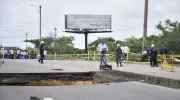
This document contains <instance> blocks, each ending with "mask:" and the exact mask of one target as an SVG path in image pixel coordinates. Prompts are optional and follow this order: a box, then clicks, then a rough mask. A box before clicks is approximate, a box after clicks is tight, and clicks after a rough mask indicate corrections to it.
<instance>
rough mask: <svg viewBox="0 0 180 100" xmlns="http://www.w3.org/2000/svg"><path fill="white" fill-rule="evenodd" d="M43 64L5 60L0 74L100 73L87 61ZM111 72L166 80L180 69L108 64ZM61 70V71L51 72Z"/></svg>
mask: <svg viewBox="0 0 180 100" xmlns="http://www.w3.org/2000/svg"><path fill="white" fill-rule="evenodd" d="M44 62H45V64H40V63H38V61H37V60H29V59H28V60H9V59H6V60H5V64H3V65H2V66H1V67H0V73H47V72H89V71H100V70H99V62H88V61H68V60H45V61H44ZM110 64H111V65H112V66H113V70H121V71H127V72H134V73H139V74H147V75H154V76H161V77H166V78H174V79H180V67H177V68H176V72H167V71H164V70H161V68H152V67H150V66H149V65H138V64H124V65H123V69H120V68H119V67H116V64H115V63H110ZM52 69H63V70H52Z"/></svg>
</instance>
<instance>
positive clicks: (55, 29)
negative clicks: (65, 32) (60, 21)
mask: <svg viewBox="0 0 180 100" xmlns="http://www.w3.org/2000/svg"><path fill="white" fill-rule="evenodd" d="M56 30H57V28H54V31H55V34H54V36H55V40H56V36H57V34H56Z"/></svg>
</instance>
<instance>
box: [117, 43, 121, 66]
mask: <svg viewBox="0 0 180 100" xmlns="http://www.w3.org/2000/svg"><path fill="white" fill-rule="evenodd" d="M121 57H122V49H121V47H120V45H119V44H117V48H116V63H117V67H119V63H120V67H122V66H123V65H122V60H121Z"/></svg>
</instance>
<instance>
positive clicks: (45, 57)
mask: <svg viewBox="0 0 180 100" xmlns="http://www.w3.org/2000/svg"><path fill="white" fill-rule="evenodd" d="M46 55H47V51H46V50H44V59H47V56H46Z"/></svg>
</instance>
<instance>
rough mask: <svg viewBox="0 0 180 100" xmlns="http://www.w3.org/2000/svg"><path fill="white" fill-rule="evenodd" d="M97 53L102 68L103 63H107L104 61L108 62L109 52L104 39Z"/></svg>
mask: <svg viewBox="0 0 180 100" xmlns="http://www.w3.org/2000/svg"><path fill="white" fill-rule="evenodd" d="M97 51H98V52H99V57H100V66H101V65H102V63H106V62H105V61H104V60H106V53H107V51H108V47H107V45H106V44H105V40H104V38H102V39H101V43H100V44H99V45H98V47H97Z"/></svg>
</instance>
